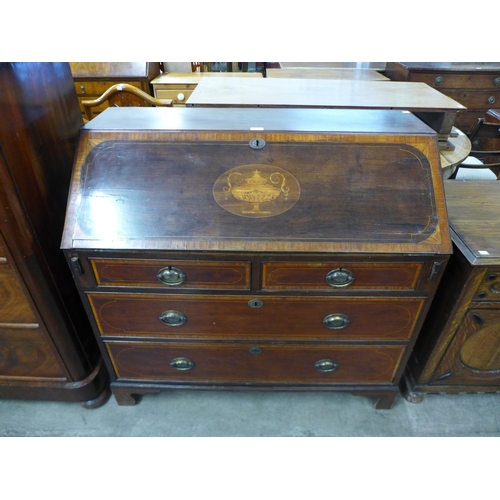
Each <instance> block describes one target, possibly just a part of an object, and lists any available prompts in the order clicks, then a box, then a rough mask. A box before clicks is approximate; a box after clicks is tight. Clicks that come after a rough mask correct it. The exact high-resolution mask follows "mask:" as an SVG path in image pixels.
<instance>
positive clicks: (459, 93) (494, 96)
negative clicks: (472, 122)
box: [443, 88, 500, 116]
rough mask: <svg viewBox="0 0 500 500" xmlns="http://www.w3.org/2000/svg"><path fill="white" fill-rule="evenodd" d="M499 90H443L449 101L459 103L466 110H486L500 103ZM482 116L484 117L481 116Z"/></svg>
mask: <svg viewBox="0 0 500 500" xmlns="http://www.w3.org/2000/svg"><path fill="white" fill-rule="evenodd" d="M499 90H500V88H497V89H495V90H480V91H475V90H471V91H463V90H443V94H446V95H447V96H448V97H450V98H451V99H454V100H455V101H457V102H459V103H460V104H462V105H463V106H465V107H466V108H470V109H478V108H484V109H488V108H491V107H493V106H495V105H497V106H498V104H499V103H500V92H499ZM483 116H484V115H483Z"/></svg>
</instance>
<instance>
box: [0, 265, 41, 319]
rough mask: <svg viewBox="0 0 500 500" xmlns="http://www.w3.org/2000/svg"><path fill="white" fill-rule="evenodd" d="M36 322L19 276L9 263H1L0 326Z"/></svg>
mask: <svg viewBox="0 0 500 500" xmlns="http://www.w3.org/2000/svg"><path fill="white" fill-rule="evenodd" d="M20 323H21V324H34V325H35V326H37V325H36V318H35V315H34V313H33V310H32V309H31V306H30V304H29V303H28V300H27V298H26V296H25V295H24V291H23V290H22V288H21V284H20V282H19V278H18V276H17V274H16V272H15V271H14V269H12V268H11V267H10V266H9V265H7V264H1V265H0V326H1V324H3V325H4V326H5V325H8V324H20Z"/></svg>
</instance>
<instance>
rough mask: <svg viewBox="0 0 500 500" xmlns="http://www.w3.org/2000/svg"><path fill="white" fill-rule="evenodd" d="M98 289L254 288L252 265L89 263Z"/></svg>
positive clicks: (135, 261)
mask: <svg viewBox="0 0 500 500" xmlns="http://www.w3.org/2000/svg"><path fill="white" fill-rule="evenodd" d="M89 260H90V263H91V265H92V269H93V271H94V275H95V279H96V283H97V285H98V286H113V287H147V288H149V287H152V288H179V289H182V288H186V289H210V290H214V289H215V290H217V289H230V290H245V289H249V288H250V263H249V262H238V261H235V262H224V261H222V262H221V261H197V260H191V261H190V260H166V259H164V260H162V259H157V260H155V259H147V260H146V259H95V258H91V259H89Z"/></svg>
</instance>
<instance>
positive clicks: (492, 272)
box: [473, 267, 500, 302]
mask: <svg viewBox="0 0 500 500" xmlns="http://www.w3.org/2000/svg"><path fill="white" fill-rule="evenodd" d="M473 300H477V301H482V300H484V301H488V302H490V301H498V302H500V268H497V267H493V268H489V269H488V271H487V272H486V274H485V275H484V278H483V281H482V283H481V284H480V285H479V288H478V289H477V291H476V294H475V295H474V299H473Z"/></svg>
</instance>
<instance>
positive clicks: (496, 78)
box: [408, 72, 500, 90]
mask: <svg viewBox="0 0 500 500" xmlns="http://www.w3.org/2000/svg"><path fill="white" fill-rule="evenodd" d="M408 80H409V81H412V82H423V83H426V84H427V85H430V86H431V87H434V88H435V89H437V90H440V89H498V88H500V72H498V73H492V74H489V75H485V74H482V75H481V74H477V73H470V72H469V73H453V74H451V73H439V72H435V73H411V74H410V76H409V78H408Z"/></svg>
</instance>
